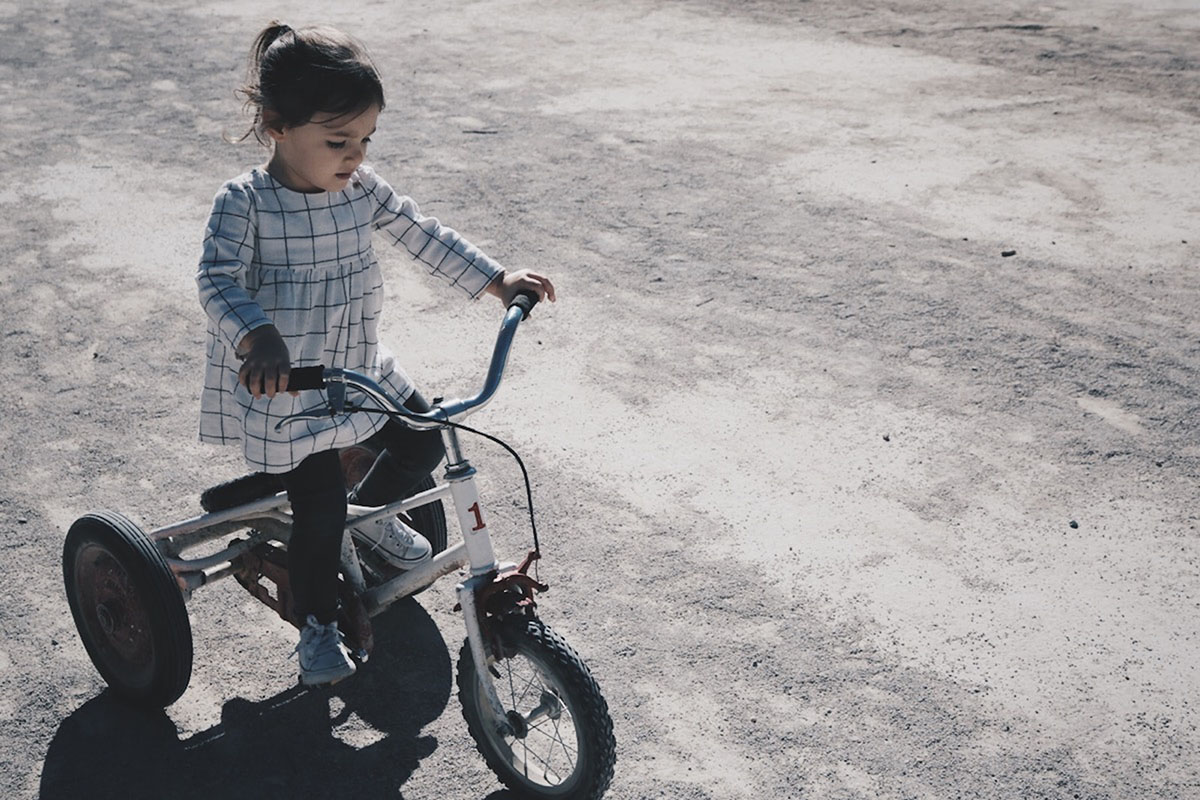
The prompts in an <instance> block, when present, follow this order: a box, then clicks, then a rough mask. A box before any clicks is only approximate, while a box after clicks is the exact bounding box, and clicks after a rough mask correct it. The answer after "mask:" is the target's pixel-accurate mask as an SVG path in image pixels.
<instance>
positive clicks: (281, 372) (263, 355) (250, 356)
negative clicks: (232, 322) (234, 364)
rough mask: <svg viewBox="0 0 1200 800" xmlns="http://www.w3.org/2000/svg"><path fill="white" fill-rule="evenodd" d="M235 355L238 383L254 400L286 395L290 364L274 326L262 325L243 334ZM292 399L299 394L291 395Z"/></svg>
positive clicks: (286, 351)
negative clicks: (238, 362)
mask: <svg viewBox="0 0 1200 800" xmlns="http://www.w3.org/2000/svg"><path fill="white" fill-rule="evenodd" d="M237 355H238V357H239V358H241V359H243V361H242V368H241V369H240V370H238V382H239V383H240V384H242V386H245V387H246V389H247V390H248V391H249V392H250V393H251V394H252V395H254V396H255V397H256V398H257V397H262V396H263V395H264V394H265V395H266V396H267V397H274V396H275V395H276V394H279V393H281V392H285V391H287V385H288V375H289V374H290V373H291V371H292V360H291V356H290V355H289V354H288V349H287V343H286V342H284V341H283V337H282V336H280V335H279V331H278V330H277V329H276V328H275V326H274V325H264V326H263V327H261V328H255V329H254V330H252V331H250V332H249V333H247V334H246V335H245V336H244V337H243V338H242V341H241V343H240V344H238V348H237ZM291 394H292V395H293V396H294V395H296V394H299V392H292V393H291Z"/></svg>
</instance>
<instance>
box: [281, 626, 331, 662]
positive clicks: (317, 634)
mask: <svg viewBox="0 0 1200 800" xmlns="http://www.w3.org/2000/svg"><path fill="white" fill-rule="evenodd" d="M309 631H311V633H310V632H309ZM330 637H333V639H334V640H335V641H336V642H340V641H341V640H342V632H341V630H339V629H338V624H337V621H336V620H335V621H333V622H328V623H326V624H324V625H322V624H321V623H319V622H317V620H316V618H315V617H312V616H310V617H309V618H308V621H307V622H305V624H304V628H303V629H302V630H301V631H300V641H299V642H297V643H296V646H295V647H293V648H292V652H291V655H289V656H288V660H289V661H291V660H292V658H293V657H295V656H296V655H298V654H299V653H300V648H302V647H305V646H307V647H308V649H309V650H310V651H311V650H319V649H320V645H321V644H322V643H323V642H324V641H325V640H326V639H328V638H330Z"/></svg>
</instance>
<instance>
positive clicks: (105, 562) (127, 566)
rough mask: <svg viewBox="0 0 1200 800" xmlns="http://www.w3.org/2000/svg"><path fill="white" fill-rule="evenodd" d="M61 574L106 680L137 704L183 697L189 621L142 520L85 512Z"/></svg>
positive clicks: (66, 548)
mask: <svg viewBox="0 0 1200 800" xmlns="http://www.w3.org/2000/svg"><path fill="white" fill-rule="evenodd" d="M63 582H64V583H65V585H66V591H67V603H68V604H69V605H70V607H71V615H72V616H73V617H74V618H75V627H76V628H77V629H78V630H79V638H80V639H82V640H83V646H84V648H85V649H86V650H87V653H88V656H90V657H91V659H92V663H93V664H94V665H95V666H96V669H97V670H98V671H99V672H100V675H101V677H103V678H104V680H105V681H106V682H107V683H108V685H109V687H110V688H112V690H113V691H114V692H116V693H117V694H118V695H120V696H121V697H122V698H124V699H125V700H127V701H129V702H130V703H132V704H134V705H139V706H150V707H160V708H161V707H164V706H169V705H170V704H171V703H173V702H175V701H176V700H178V699H179V696H180V695H182V694H183V692H184V690H185V689H187V685H188V681H189V680H190V679H191V676H192V627H191V623H190V622H189V621H188V615H187V609H186V608H185V606H184V601H183V594H182V593H181V592H180V589H179V585H178V583H176V581H175V576H174V575H173V574H172V572H171V569H170V567H168V566H167V562H166V561H165V560H164V558H163V556H162V554H161V553H159V551H158V549H157V548H156V547H155V546H154V543H153V542H151V541H150V539H149V537H147V536H146V534H145V533H144V532H143V531H142V530H141V528H139V527H138V526H137V525H135V524H134V523H133V522H131V521H130V520H128V519H126V518H125V517H124V516H122V515H120V514H117V513H114V512H111V511H102V512H97V513H94V514H87V515H85V516H83V517H80V518H79V519H78V520H76V521H75V523H74V524H73V525H72V526H71V529H70V530H69V531H68V532H67V538H66V541H65V542H64V543H63Z"/></svg>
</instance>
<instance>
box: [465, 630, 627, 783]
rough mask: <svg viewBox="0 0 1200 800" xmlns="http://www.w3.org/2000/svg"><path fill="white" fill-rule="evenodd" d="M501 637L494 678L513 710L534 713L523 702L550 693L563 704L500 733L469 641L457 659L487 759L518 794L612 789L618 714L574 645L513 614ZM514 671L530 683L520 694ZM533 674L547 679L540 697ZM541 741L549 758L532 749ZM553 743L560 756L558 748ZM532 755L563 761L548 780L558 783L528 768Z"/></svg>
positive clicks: (470, 717)
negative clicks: (520, 731) (520, 730)
mask: <svg viewBox="0 0 1200 800" xmlns="http://www.w3.org/2000/svg"><path fill="white" fill-rule="evenodd" d="M500 637H501V640H502V642H503V647H504V652H505V654H506V657H505V658H504V659H503V660H501V661H499V662H496V663H493V665H492V669H494V670H496V671H497V672H498V673H499V674H500V675H501V677H500V678H495V680H496V683H497V690H498V691H499V692H500V700H501V702H502V703H503V704H504V705H505V707H506V709H507V710H508V711H510V712H511V711H513V710H514V707H519V708H517V711H518V712H519V713H525V714H528V713H529V711H531V710H532V708H524V706H526V705H528V706H534V705H535V704H536V705H542V703H543V702H544V700H543V698H545V697H546V695H547V693H549V694H551V695H553V697H554V698H555V700H557V702H560V703H561V704H562V709H561V711H560V717H559V718H558V719H554V720H552V721H551V718H549V717H546V718H543V720H542V721H541V722H542V723H543V724H542V725H535V726H532V727H531V728H530V730H529V731H528V733H527V734H526V736H524V737H522V738H516V737H512V736H508V737H505V736H502V735H501V734H500V733H499V732H497V731H496V729H495V726H494V725H492V724H490V720H492V719H494V717H493V715H492V713H491V709H490V708H488V704H487V700H486V699H485V697H484V694H483V692H482V691H481V687H480V684H479V681H478V678H477V675H476V670H475V661H474V659H473V658H472V657H471V648H470V645H469V643H464V644H463V649H462V652H461V653H460V655H459V657H458V698H459V700H460V701H461V702H462V710H463V717H464V718H465V719H466V721H467V728H468V730H469V731H470V732H471V737H472V738H473V739H474V740H475V745H476V747H477V748H478V749H479V752H480V753H481V754H482V755H483V758H484V761H486V762H487V765H488V767H489V768H490V769H491V770H492V771H493V772H495V773H496V775H497V777H499V778H500V782H501V783H503V784H504V785H505V786H507V787H508V788H509V790H511V791H512V792H513V793H514V794H516V796H518V797H522V798H536V799H537V800H549V799H550V798H554V799H556V800H565V799H566V798H571V800H597V799H598V798H599V797H600V796H601V795H603V794H604V792H605V790H606V789H607V788H608V784H609V782H610V781H611V780H612V776H613V766H614V764H615V763H616V760H617V755H616V740H615V739H614V738H613V727H612V719H611V718H610V717H609V714H608V704H607V703H606V702H605V701H604V696H603V695H602V694H601V693H600V687H599V686H597V685H596V681H595V679H594V678H592V675H591V673H590V672H588V668H587V666H586V665H585V664H584V663H583V661H582V660H581V659H580V658H579V655H578V654H577V653H576V652H575V651H574V650H572V649H571V646H570V645H568V644H567V643H566V642H565V641H563V639H562V637H560V636H559V635H558V634H556V633H555V632H554V631H552V630H551V629H550V628H549V627H547V626H546V625H545V624H543V623H542V622H541V621H540V620H537V619H533V618H529V617H515V618H513V619H511V620H509V621H507V622H505V623H503V625H502V626H501V628H500ZM509 654H511V655H509ZM514 672H516V673H517V674H518V675H519V676H520V679H519V680H518V681H517V684H518V685H524V686H525V690H523V691H522V692H521V693H520V696H518V694H517V692H516V691H515V690H512V689H510V683H509V677H510V676H511V675H512V674H513V673H514ZM530 676H532V679H533V680H536V681H537V682H538V683H540V684H541V692H540V693H539V695H538V697H537V698H536V699H535V698H532V697H530V696H529V694H528V692H527V689H528V687H529V686H531V685H532V681H531V682H530V683H528V684H525V683H524V682H525V681H526V679H527V678H529V677H530ZM564 723H571V724H570V725H567V724H564ZM568 728H569V729H568ZM539 731H540V733H539ZM564 732H565V737H566V742H565V744H566V745H570V746H573V747H574V749H575V753H576V756H577V757H576V758H575V759H574V763H571V759H570V753H569V751H568V750H567V748H566V747H564V746H563V741H562V740H560V739H558V738H557V737H559V736H560V735H561V734H563V733H564ZM556 740H557V741H559V744H558V745H556V744H555V742H556ZM531 745H532V746H531ZM547 745H548V747H547ZM539 746H540V747H544V748H546V750H545V752H546V755H547V756H548V757H547V758H546V759H544V760H543V759H541V758H540V757H539V756H538V755H537V754H536V753H532V754H531V753H530V750H532V749H535V748H538V747H539ZM555 747H557V748H558V749H559V750H561V751H562V755H558V754H557V753H555ZM530 756H532V758H530ZM530 761H532V762H533V763H532V766H538V765H539V763H540V764H542V765H545V766H546V767H549V766H551V764H550V763H548V762H553V763H558V762H559V761H562V762H564V764H563V766H564V770H563V774H561V775H559V776H555V777H554V778H552V779H550V780H549V783H550V784H553V785H547V782H546V781H545V780H543V778H544V773H543V778H539V776H537V775H530V774H527V769H528V768H529V767H530V766H531V765H530V764H529V762H530Z"/></svg>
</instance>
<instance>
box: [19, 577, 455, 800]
mask: <svg viewBox="0 0 1200 800" xmlns="http://www.w3.org/2000/svg"><path fill="white" fill-rule="evenodd" d="M372 624H373V627H374V629H375V642H376V645H375V652H374V653H373V654H372V657H371V660H370V661H369V662H368V663H367V664H366V665H364V666H363V667H362V668H361V669H360V670H359V672H358V674H356V675H354V676H353V677H352V678H349V679H348V680H345V681H342V682H341V683H339V684H337V685H336V686H333V687H321V688H316V689H305V688H302V687H300V686H298V685H297V686H296V687H293V688H290V689H287V690H286V691H283V692H281V693H279V694H277V695H275V696H274V697H271V698H269V699H267V700H264V701H262V702H257V703H255V702H250V701H248V700H242V699H240V698H234V699H232V700H229V701H228V702H226V703H225V706H224V708H222V710H221V722H220V724H218V725H216V726H214V727H213V728H211V729H209V730H207V731H204V732H202V733H198V734H196V735H194V736H190V737H188V738H186V739H182V740H181V739H180V738H179V737H178V734H177V732H176V729H175V725H174V723H172V722H171V720H170V719H169V718H168V717H167V715H166V714H165V713H163V712H162V711H155V712H145V711H138V710H134V709H131V708H129V707H128V706H126V705H124V704H123V703H122V702H121V701H120V700H118V699H117V698H115V697H114V696H113V695H112V693H111V692H108V691H106V692H104V693H103V694H101V695H100V696H99V697H96V698H94V699H92V700H89V701H88V702H87V703H85V704H84V705H83V706H82V707H80V708H79V709H78V710H77V711H75V713H73V714H71V716H69V717H68V718H67V719H65V720H64V721H63V723H62V724H61V725H60V726H59V729H58V732H57V733H56V734H55V736H54V739H53V741H51V743H50V748H49V750H48V752H47V754H46V761H45V764H44V765H43V768H42V780H41V793H40V797H41V800H57V798H64V800H65V798H79V797H89V798H97V799H98V800H102V799H103V798H109V797H113V798H129V799H130V800H136V799H137V798H155V799H157V798H164V797H172V798H181V799H182V798H206V799H207V798H216V797H219V798H242V797H245V798H255V799H256V800H264V799H265V798H274V797H280V798H283V797H288V798H291V797H356V796H357V797H399V796H400V788H401V787H402V786H403V784H404V782H405V781H406V780H407V779H408V778H409V776H410V775H412V773H413V770H414V769H415V768H416V766H417V764H418V763H419V762H420V760H421V759H422V758H425V757H426V756H428V755H430V754H431V753H432V752H433V751H434V750H435V749H436V747H437V740H436V739H434V738H433V737H432V736H422V735H421V729H422V728H423V727H424V726H425V725H426V724H428V723H429V722H431V721H432V720H434V719H437V718H438V717H439V716H440V715H441V714H442V713H443V712H444V711H445V708H446V705H447V703H448V702H449V699H450V691H451V684H452V676H451V666H450V654H449V653H448V652H447V650H446V643H445V641H444V640H443V639H442V636H441V633H440V632H439V631H438V628H437V625H436V624H435V623H434V621H433V620H432V619H431V618H430V617H429V615H428V614H426V613H425V610H424V609H422V608H421V606H420V605H418V604H417V603H416V602H415V601H413V600H407V601H402V602H400V603H397V604H396V605H395V606H393V607H392V608H391V609H389V610H388V611H387V612H385V613H384V614H381V615H380V616H378V617H376V618H375V619H374V620H372ZM335 732H336V735H335Z"/></svg>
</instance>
